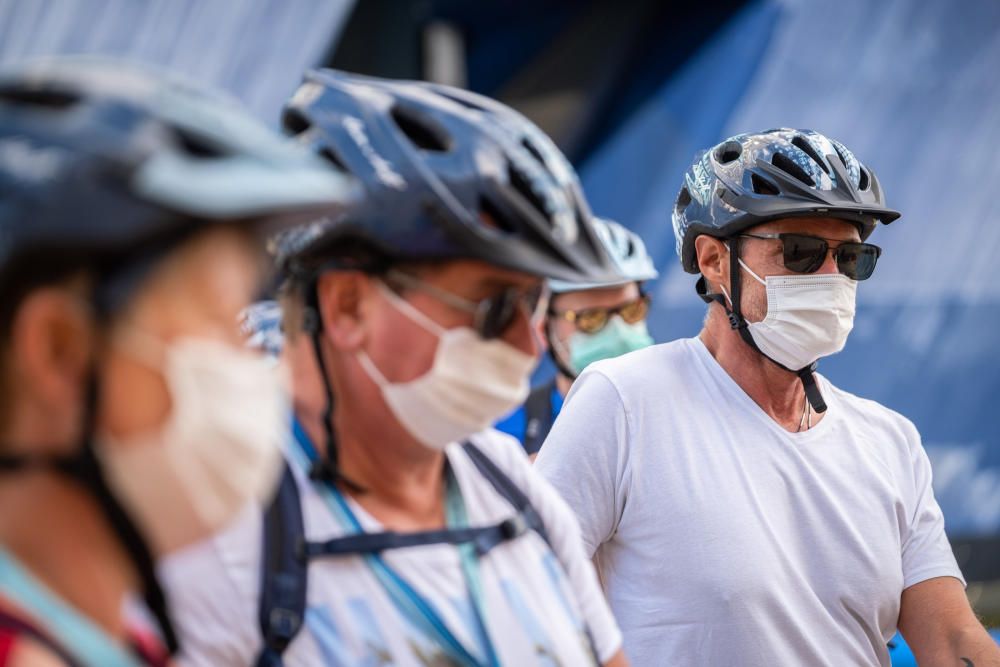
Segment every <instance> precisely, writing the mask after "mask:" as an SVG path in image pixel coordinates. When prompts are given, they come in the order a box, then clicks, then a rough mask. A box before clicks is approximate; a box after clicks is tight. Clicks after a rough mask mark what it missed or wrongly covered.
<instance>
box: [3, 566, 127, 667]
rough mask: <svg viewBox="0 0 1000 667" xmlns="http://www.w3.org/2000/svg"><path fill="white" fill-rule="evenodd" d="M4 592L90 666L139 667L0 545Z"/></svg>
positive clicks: (84, 663)
mask: <svg viewBox="0 0 1000 667" xmlns="http://www.w3.org/2000/svg"><path fill="white" fill-rule="evenodd" d="M0 593H3V595H5V596H6V597H7V598H8V599H10V600H11V601H12V602H13V603H14V604H15V605H17V606H18V607H20V608H21V609H23V610H24V611H25V612H26V613H27V614H28V615H29V616H31V617H32V618H34V619H37V620H38V621H40V622H42V623H44V625H45V631H46V634H47V635H48V636H50V637H51V638H52V639H53V640H54V641H56V642H58V643H59V645H60V646H62V647H63V648H64V649H65V650H66V652H67V653H69V654H70V655H72V656H73V657H75V658H76V659H77V660H79V661H80V664H81V665H86V666H88V667H139V665H140V663H139V661H138V660H137V659H136V658H135V657H134V656H133V655H132V654H131V653H129V651H128V650H127V649H126V648H125V647H124V646H122V645H120V644H118V643H117V642H116V641H115V640H114V639H112V638H111V637H110V636H109V635H108V634H107V633H106V632H104V631H103V630H102V629H101V628H99V627H98V626H97V625H96V624H95V623H94V622H93V621H91V620H90V619H88V618H87V617H85V616H83V615H82V614H81V613H80V612H78V611H76V610H75V609H73V608H72V607H70V606H69V605H68V604H67V603H66V602H64V601H63V600H61V599H60V598H59V597H58V596H57V595H55V594H54V593H53V592H52V591H50V590H49V589H48V588H46V587H45V585H44V584H43V583H41V582H40V581H38V580H37V579H35V577H34V576H32V575H31V573H29V572H28V571H27V569H25V568H24V567H23V566H22V565H21V564H20V563H19V562H18V561H17V559H16V558H14V556H13V555H12V554H10V553H8V552H7V551H6V550H5V549H3V548H2V547H0Z"/></svg>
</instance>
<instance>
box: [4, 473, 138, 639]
mask: <svg viewBox="0 0 1000 667" xmlns="http://www.w3.org/2000/svg"><path fill="white" fill-rule="evenodd" d="M29 517H30V518H29ZM0 543H2V544H3V545H4V546H5V547H6V548H7V549H8V550H9V551H10V552H11V553H12V554H13V555H14V556H15V557H16V558H17V559H18V560H19V561H20V562H21V563H22V564H23V565H24V566H25V567H27V568H28V569H29V570H30V572H31V573H32V575H33V576H35V577H36V578H38V579H39V580H40V581H42V582H43V583H44V584H45V585H46V586H47V587H48V588H49V589H50V590H52V591H53V592H55V593H56V594H57V595H58V596H59V597H61V598H62V599H63V600H64V601H66V602H67V603H69V605H71V606H72V607H74V608H75V609H77V610H78V611H79V612H81V613H82V614H83V615H84V616H86V617H88V618H89V619H91V620H92V621H94V622H95V623H97V625H99V626H100V627H101V628H102V629H103V630H104V631H105V632H107V633H108V634H110V635H111V636H113V637H117V638H120V639H123V638H124V637H125V634H126V628H125V624H124V622H123V620H122V606H123V604H124V601H125V596H126V594H127V592H128V591H129V589H130V588H131V587H132V584H133V583H134V582H133V581H132V580H131V579H130V573H131V567H130V565H129V563H128V561H127V559H126V557H125V554H124V551H123V550H122V548H121V547H120V545H119V543H118V540H117V539H116V538H115V536H114V534H113V533H112V531H111V529H110V527H109V526H108V524H107V522H106V521H105V520H104V518H103V517H102V516H101V513H100V510H99V509H98V507H97V503H96V501H95V500H94V499H93V498H92V497H91V496H90V494H88V493H87V492H86V491H85V490H84V489H82V488H81V487H79V486H78V485H77V484H75V483H74V482H72V481H70V480H68V479H64V478H62V477H61V476H60V475H59V474H58V473H53V472H48V471H25V472H21V473H18V474H17V475H11V476H9V477H8V478H6V479H4V480H2V482H0Z"/></svg>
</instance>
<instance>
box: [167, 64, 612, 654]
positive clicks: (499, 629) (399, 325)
mask: <svg viewBox="0 0 1000 667" xmlns="http://www.w3.org/2000/svg"><path fill="white" fill-rule="evenodd" d="M284 125H285V128H286V129H287V130H288V131H289V132H290V133H292V134H294V135H296V136H297V137H298V138H299V140H300V141H301V142H302V143H304V144H306V145H309V146H311V147H312V148H313V149H314V150H315V151H316V152H317V153H319V154H320V155H323V156H325V157H326V158H327V159H328V160H329V161H330V163H331V169H335V170H339V171H342V172H344V173H349V174H351V175H353V176H354V177H356V178H358V179H359V180H360V181H361V182H362V183H363V184H364V185H365V187H366V190H367V192H366V201H365V202H363V203H362V204H359V205H358V206H357V207H354V208H352V209H350V210H348V211H347V212H346V213H345V214H344V215H342V216H339V217H336V218H332V219H330V220H328V221H326V222H323V223H319V224H314V225H308V226H305V227H303V228H302V229H300V230H296V231H295V232H293V233H289V234H286V235H283V236H282V237H280V238H279V239H277V240H276V243H275V247H276V250H277V253H278V261H279V264H280V266H281V267H282V268H283V272H284V273H285V275H287V277H288V284H287V285H286V287H285V291H284V295H283V297H282V318H283V323H282V326H283V329H284V338H285V340H284V350H283V355H284V357H285V359H286V360H287V362H288V364H289V366H290V368H291V371H292V374H293V394H294V413H295V422H294V427H293V429H292V430H291V432H290V433H289V434H288V438H287V449H286V458H287V467H286V470H285V473H284V479H283V482H282V484H281V487H280V490H279V492H278V494H277V496H276V497H275V499H274V501H273V502H272V503H270V504H269V505H268V506H267V507H266V508H264V510H263V512H262V509H261V508H259V507H256V508H249V509H248V511H247V512H246V514H245V515H244V516H243V517H241V519H240V520H239V521H238V522H236V523H235V524H234V525H233V526H232V527H231V528H230V529H228V530H226V531H225V532H223V533H222V534H220V535H219V536H217V537H216V538H214V539H213V540H212V541H211V542H210V543H208V544H205V545H202V546H201V547H199V548H195V549H193V550H191V551H189V552H188V553H186V554H182V555H179V556H178V557H177V558H176V559H174V560H173V561H171V562H170V563H168V564H167V565H166V567H165V568H164V572H165V573H166V576H167V577H168V578H169V580H171V581H174V582H176V584H177V590H176V593H175V591H174V588H173V587H171V589H170V590H171V593H175V595H174V599H175V600H176V602H177V603H178V605H179V606H180V607H181V608H182V609H183V610H184V613H183V614H182V615H179V620H180V622H181V627H182V633H181V634H182V636H183V637H184V640H185V641H184V647H185V655H184V656H183V661H184V663H185V664H188V665H199V666H204V667H209V666H211V667H225V666H233V667H235V666H237V665H240V666H242V665H248V664H254V663H256V664H258V665H280V664H286V665H319V664H337V665H359V664H394V665H469V666H473V665H493V666H498V665H516V664H537V663H538V662H539V661H540V660H541V661H551V662H553V663H557V664H564V665H587V664H598V663H603V664H608V665H621V664H624V658H623V656H622V652H621V636H620V633H619V631H618V628H617V626H616V625H615V623H614V620H613V618H612V617H611V614H610V612H609V610H608V608H607V603H606V602H605V600H604V598H603V597H602V595H601V592H600V587H599V585H598V583H597V578H596V576H595V573H594V569H593V566H592V564H591V563H590V561H589V560H588V559H587V557H586V556H585V555H584V553H583V549H582V546H581V544H582V543H581V541H580V534H579V530H578V528H577V526H576V522H575V520H574V519H573V516H572V513H571V512H570V511H569V509H568V508H567V507H566V505H565V504H564V503H563V502H562V501H561V500H560V499H559V497H558V495H557V494H556V493H555V491H553V490H552V489H551V488H550V487H549V486H548V485H547V484H545V483H544V481H543V480H542V479H541V478H540V477H539V476H538V475H537V473H536V472H535V471H534V470H533V469H532V468H531V466H530V465H529V463H528V460H527V458H526V457H525V456H524V454H523V453H522V452H520V451H519V448H518V447H517V446H516V445H515V444H514V443H512V442H511V441H510V439H509V438H508V437H507V436H504V435H502V434H500V433H498V432H496V431H494V430H492V429H490V428H489V426H490V424H492V423H493V422H494V420H496V418H497V417H499V416H500V415H502V414H504V413H505V412H507V411H509V410H510V409H511V408H512V407H514V406H516V405H517V404H519V403H520V402H521V401H523V400H524V397H525V396H526V395H527V392H528V378H529V376H530V374H531V371H532V369H533V368H534V366H535V364H536V361H537V355H538V354H539V347H538V342H537V340H536V334H535V332H536V327H537V320H538V318H539V317H540V315H541V313H542V312H544V309H545V307H546V301H547V295H546V293H545V288H544V287H545V286H544V281H545V279H546V278H560V279H564V280H573V281H580V282H583V281H600V280H610V279H612V277H613V276H614V275H615V274H614V267H613V264H612V262H611V261H610V259H609V258H607V257H606V256H605V255H604V254H603V253H604V251H603V249H602V247H601V244H600V242H599V241H598V240H597V238H596V234H595V232H594V230H593V229H592V227H591V222H590V214H589V211H588V208H587V205H586V202H585V201H584V200H583V198H582V196H581V194H580V191H579V184H578V182H577V178H576V175H575V173H574V172H573V171H572V169H571V167H570V166H569V164H568V163H567V162H566V160H565V158H564V157H563V156H562V155H561V154H560V153H559V152H558V150H557V149H556V147H555V146H554V145H553V144H552V142H551V141H550V140H549V139H548V138H547V137H545V136H544V135H543V134H542V133H541V132H540V131H539V130H538V129H537V128H536V127H535V126H534V125H532V124H531V123H529V122H528V121H527V120H526V119H525V118H523V117H522V116H520V115H519V114H517V113H516V112H514V111H512V110H510V109H508V108H507V107H504V106H503V105H501V104H499V103H497V102H494V101H492V100H489V99H487V98H484V97H480V96H478V95H474V94H471V93H467V92H464V91H461V90H458V89H454V88H449V87H445V86H436V85H432V84H426V83H418V82H401V81H389V80H382V79H375V78H367V77H361V76H353V75H349V74H345V73H340V72H335V71H332V70H323V71H318V72H312V73H310V74H308V75H307V76H306V80H305V83H304V84H303V85H302V87H301V88H300V89H299V90H298V91H297V92H296V94H295V95H294V97H293V98H292V99H291V101H290V102H289V104H288V106H287V108H286V111H285V115H284ZM191 579H197V580H198V581H202V582H204V585H203V586H201V587H199V588H197V589H195V588H191V587H185V586H184V582H185V581H189V580H191Z"/></svg>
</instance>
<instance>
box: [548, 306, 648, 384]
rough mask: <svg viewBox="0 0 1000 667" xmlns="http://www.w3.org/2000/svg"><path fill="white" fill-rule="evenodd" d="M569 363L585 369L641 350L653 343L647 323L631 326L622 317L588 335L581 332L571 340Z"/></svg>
mask: <svg viewBox="0 0 1000 667" xmlns="http://www.w3.org/2000/svg"><path fill="white" fill-rule="evenodd" d="M568 344H569V361H570V365H571V366H572V367H573V370H574V371H575V372H577V373H582V372H583V369H584V368H586V367H587V366H589V365H590V364H592V363H594V362H595V361H600V360H601V359H611V358H613V357H619V356H621V355H623V354H627V353H628V352H634V351H636V350H641V349H642V348H644V347H649V346H650V345H652V344H653V337H652V336H650V335H649V330H648V329H647V328H646V321H645V320H643V321H641V322H636V323H635V324H628V323H627V322H625V320H623V319H622V318H621V317H620V316H619V315H614V316H613V317H612V318H611V319H610V320H609V321H608V323H607V324H606V325H605V326H604V328H603V329H601V330H600V331H598V332H596V333H592V334H586V333H583V332H581V331H577V332H576V333H574V334H573V335H572V336H570V337H569V341H568Z"/></svg>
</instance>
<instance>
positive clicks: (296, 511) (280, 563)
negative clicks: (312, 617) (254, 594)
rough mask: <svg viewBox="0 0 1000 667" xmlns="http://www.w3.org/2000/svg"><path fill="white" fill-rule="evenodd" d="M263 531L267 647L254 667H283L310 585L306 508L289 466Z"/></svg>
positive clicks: (262, 588)
mask: <svg viewBox="0 0 1000 667" xmlns="http://www.w3.org/2000/svg"><path fill="white" fill-rule="evenodd" d="M263 528H264V530H263V540H262V549H261V580H260V606H259V609H258V614H259V617H258V621H259V623H260V630H261V635H262V637H263V640H264V645H263V648H262V649H261V652H260V655H259V656H258V658H257V663H256V664H257V667H281V665H282V664H283V662H282V658H281V655H282V653H284V652H285V649H287V648H288V645H289V644H290V643H291V642H292V639H294V638H295V635H296V634H298V632H299V630H300V629H301V628H302V621H303V617H304V616H305V610H306V587H307V584H308V563H307V561H306V559H305V557H304V555H303V551H302V545H303V543H304V542H305V527H304V525H303V521H302V505H301V503H300V502H299V489H298V485H297V484H296V482H295V476H294V475H293V474H292V470H291V468H290V467H289V465H288V464H287V462H286V464H285V469H284V472H283V473H282V476H281V483H280V485H279V486H278V490H277V493H276V494H275V496H274V498H273V500H272V501H271V503H270V505H268V506H267V509H266V510H265V511H264V526H263Z"/></svg>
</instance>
